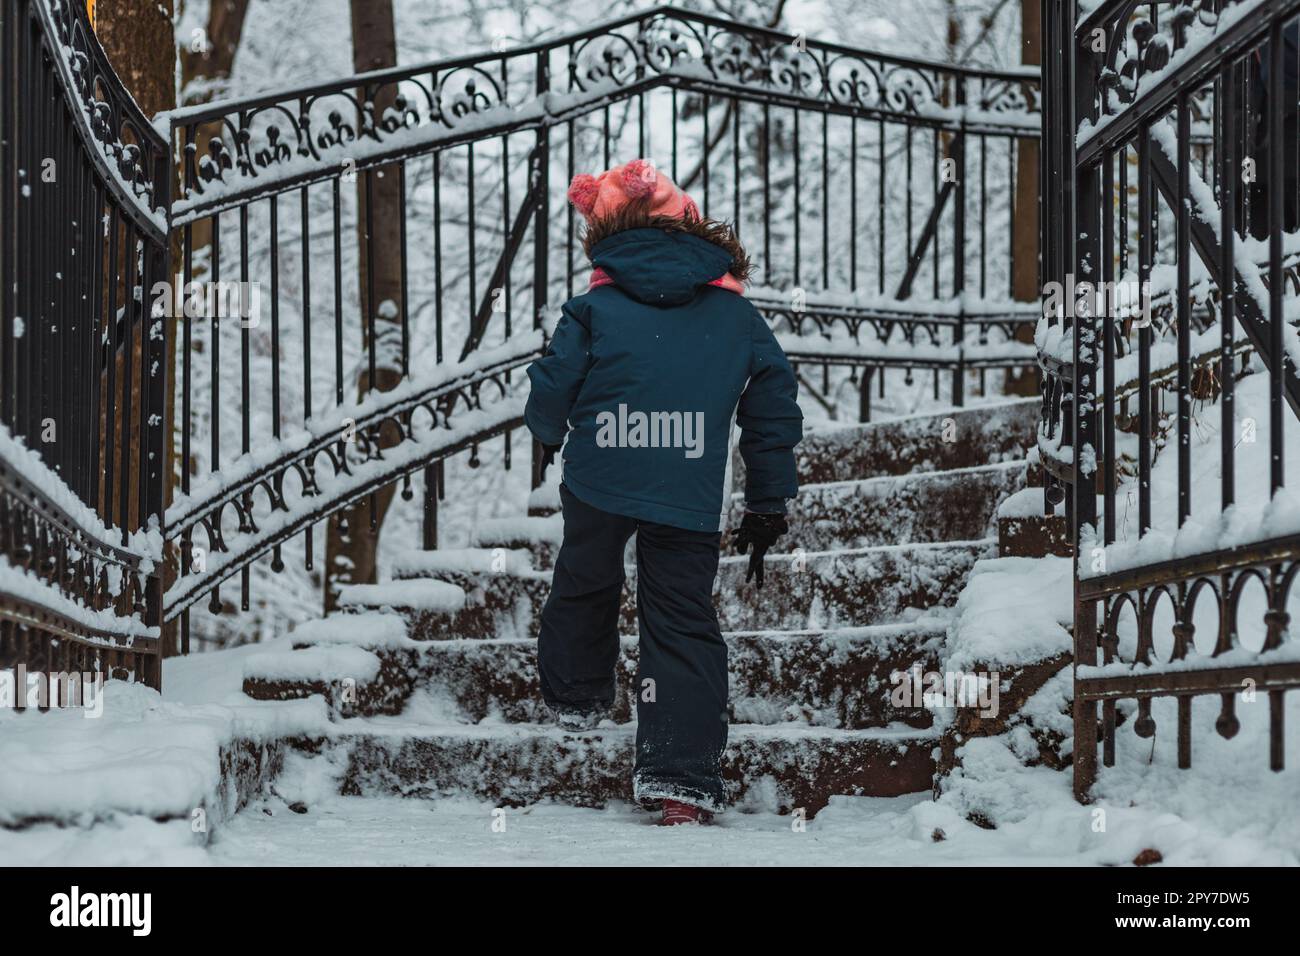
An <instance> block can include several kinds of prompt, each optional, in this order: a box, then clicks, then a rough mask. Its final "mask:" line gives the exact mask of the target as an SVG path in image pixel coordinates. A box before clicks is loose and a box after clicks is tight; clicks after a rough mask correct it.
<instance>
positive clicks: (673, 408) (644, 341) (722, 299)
mask: <svg viewBox="0 0 1300 956" xmlns="http://www.w3.org/2000/svg"><path fill="white" fill-rule="evenodd" d="M592 264H593V265H595V266H599V267H600V268H601V269H603V270H604V271H605V272H606V274H608V275H609V276H610V277H611V278H612V279H613V284H611V285H604V286H599V287H597V288H595V289H592V290H591V291H590V292H587V293H585V294H583V295H579V296H575V297H574V298H573V299H570V300H569V301H568V302H567V303H565V305H564V308H563V314H562V316H561V318H560V321H559V323H558V324H557V326H556V329H555V334H554V335H553V336H552V338H551V341H550V344H549V346H548V348H547V350H546V354H545V355H544V356H543V357H542V358H540V359H538V360H537V361H536V362H534V363H533V364H532V365H531V366H530V367H529V369H528V377H529V379H530V380H531V382H532V392H531V394H530V395H529V397H528V405H527V408H526V411H525V418H526V420H527V422H528V427H529V429H530V430H531V431H532V433H533V435H534V436H536V438H537V440H538V441H540V442H542V443H543V444H545V445H559V444H560V443H561V442H564V452H563V457H564V473H563V481H564V484H565V486H566V487H567V488H568V489H569V490H570V491H572V492H573V494H575V495H576V496H577V497H578V498H580V499H582V500H583V501H585V502H586V503H587V504H590V505H592V506H594V507H596V508H599V509H601V510H602V511H609V512H613V513H615V514H622V515H629V516H631V517H634V518H639V519H642V520H645V521H653V522H656V523H658V524H666V525H672V526H674V527H678V528H687V529H690V530H695V531H719V530H722V522H723V516H724V501H723V492H724V489H723V484H724V481H725V480H726V470H727V465H728V462H729V460H730V440H731V435H732V425H733V421H734V422H735V424H737V425H739V427H740V452H741V456H742V457H743V458H744V461H745V501H746V504H747V506H748V507H749V509H750V510H751V511H761V512H780V513H784V511H785V499H786V498H792V497H794V495H795V493H796V492H797V490H798V486H797V484H796V481H795V465H794V447H795V445H797V444H798V443H799V441H800V439H801V438H802V437H803V416H802V414H801V413H800V411H799V405H798V403H797V402H796V400H795V398H796V394H797V391H798V386H797V385H796V382H795V377H794V373H793V372H792V371H791V369H790V363H789V362H788V361H786V357H785V354H784V353H783V352H782V351H781V347H780V346H779V345H778V344H777V342H776V339H775V337H774V336H773V335H772V332H771V330H770V329H769V328H768V326H767V323H766V322H765V321H764V320H763V317H762V316H761V315H760V314H759V313H758V310H757V309H755V308H754V306H753V305H752V304H751V303H750V302H748V301H747V300H746V299H745V298H744V297H743V296H740V295H737V294H736V293H734V292H729V291H726V290H724V289H720V288H718V287H716V286H711V285H709V282H711V281H712V280H714V279H717V278H718V277H720V276H722V275H723V273H725V272H726V271H727V270H728V269H729V268H730V266H731V257H730V255H729V254H728V253H727V252H726V251H724V250H723V249H722V248H721V247H719V246H717V245H714V244H713V243H711V242H709V241H707V240H705V239H702V238H700V237H698V236H695V235H691V234H689V233H685V232H675V231H667V230H663V229H657V228H640V229H628V230H625V231H623V232H619V233H616V234H614V235H612V236H609V237H608V238H606V239H604V240H602V241H601V242H599V243H597V245H596V246H595V248H594V249H593V250H592ZM566 436H567V440H566Z"/></svg>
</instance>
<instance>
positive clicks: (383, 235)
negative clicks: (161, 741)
mask: <svg viewBox="0 0 1300 956" xmlns="http://www.w3.org/2000/svg"><path fill="white" fill-rule="evenodd" d="M351 9H352V66H353V69H355V70H356V72H358V73H364V72H366V71H369V70H377V69H381V68H383V67H388V66H396V65H397V31H396V29H395V27H394V24H393V5H392V2H391V0H351ZM366 95H367V96H368V97H373V99H374V116H375V117H376V119H378V118H379V117H382V116H383V113H384V110H386V109H387V108H388V107H390V106H391V105H392V103H393V100H394V99H395V97H396V90H395V89H394V88H392V87H388V88H386V89H384V90H382V91H377V92H376V91H366ZM398 172H399V170H398V166H396V165H392V166H383V167H380V168H377V169H373V170H365V171H361V172H359V173H358V174H357V239H358V249H359V250H360V253H361V254H360V256H359V262H360V289H361V308H362V320H363V323H362V324H363V328H365V329H366V330H367V332H368V330H369V328H370V323H371V322H372V321H373V323H374V341H369V338H367V344H368V346H369V347H370V348H371V349H372V350H373V352H374V355H375V374H374V380H373V382H372V380H371V375H370V370H369V367H368V366H367V367H366V368H365V369H364V370H363V371H362V374H361V378H360V388H359V392H360V395H362V396H364V395H365V394H366V393H367V392H368V391H371V390H372V388H373V389H374V390H376V391H380V392H387V391H389V390H391V389H392V388H394V387H395V386H396V385H397V384H398V383H399V382H400V381H401V380H402V369H401V363H400V354H401V353H400V341H401V322H402V316H401V314H400V311H399V310H400V309H401V301H402V274H401V254H402V250H401V234H400V232H399V229H400V221H401V219H400V217H401V215H402V201H403V197H402V188H401V180H400V179H399V175H398ZM399 437H400V436H398V435H397V433H396V429H394V428H392V426H389V427H388V428H386V429H385V431H384V433H383V434H382V435H381V440H380V444H381V446H382V447H385V448H389V447H392V446H393V445H394V444H396V443H397V441H398V440H399ZM393 491H394V489H393V486H392V485H389V486H387V487H385V488H383V489H381V490H380V491H378V492H376V493H375V494H373V495H371V496H370V497H369V498H368V499H363V500H361V501H359V502H357V503H356V504H355V505H353V506H352V507H351V508H348V509H346V510H345V511H343V512H342V513H341V514H339V515H337V516H335V517H334V518H333V519H331V521H330V524H329V533H328V535H327V536H326V539H325V611H326V613H329V612H330V611H332V610H334V608H335V607H336V605H337V600H338V589H339V587H340V586H342V585H345V584H366V583H373V582H374V581H375V572H376V567H375V557H376V555H377V553H378V550H379V531H380V529H381V528H382V527H383V523H384V516H385V515H386V514H387V513H388V506H389V505H390V504H391V503H392V500H393ZM340 519H341V520H340ZM372 525H373V527H374V530H373V531H372V530H371V527H372Z"/></svg>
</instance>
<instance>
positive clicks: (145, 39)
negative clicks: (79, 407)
mask: <svg viewBox="0 0 1300 956" xmlns="http://www.w3.org/2000/svg"><path fill="white" fill-rule="evenodd" d="M91 15H92V17H93V22H94V28H95V36H96V37H97V38H98V40H99V42H100V45H102V46H103V47H104V52H105V53H106V54H107V55H108V59H109V62H110V63H112V64H113V69H114V71H116V73H117V75H118V76H119V77H120V78H121V80H122V83H123V84H124V85H125V86H126V88H127V90H128V91H129V92H130V93H131V95H132V96H133V97H135V101H136V103H138V104H139V106H140V109H141V110H142V111H143V112H144V114H145V115H146V116H154V115H155V114H157V113H161V112H163V111H164V110H170V109H174V108H175V107H176V44H175V41H174V40H173V38H172V15H173V7H172V0H98V2H97V3H95V4H94V5H93V6H92V7H91ZM126 254H127V253H126V250H125V249H123V250H122V251H121V253H120V255H121V256H122V262H120V263H118V268H117V274H118V275H119V276H126V275H127V274H128V270H126V269H125V268H123V266H124V264H125V257H126ZM126 291H127V290H125V289H119V291H118V298H117V301H118V302H127V301H129V300H128V299H127V297H126ZM145 291H146V293H147V292H148V290H145ZM143 327H144V323H140V331H137V332H136V334H135V336H134V337H133V339H132V340H131V341H130V342H128V343H127V344H126V346H127V348H130V349H131V350H132V363H133V367H134V368H137V369H140V368H143V367H144V342H143V338H142V330H143ZM175 342H176V336H175V335H174V334H173V335H172V337H171V342H170V344H169V354H168V360H169V362H170V363H171V364H170V365H169V367H173V368H174V367H175V361H174V359H175V352H174V349H175ZM124 358H125V356H124V355H123V356H119V357H118V358H117V362H118V363H119V364H118V369H117V373H116V381H118V382H119V383H120V382H123V381H125V375H124V371H123V367H124ZM119 387H120V386H119ZM143 387H144V376H137V377H136V380H135V381H134V383H133V385H132V388H131V394H130V396H119V398H118V401H119V402H121V403H122V404H125V405H128V407H129V408H131V409H139V408H140V407H141V406H142V405H143V402H144V394H143ZM174 398H175V389H169V390H168V393H167V411H166V415H165V419H166V422H165V431H164V434H166V435H167V436H168V437H167V443H166V448H165V453H164V454H165V461H164V466H163V472H162V473H163V474H164V475H167V476H169V479H170V478H171V477H172V473H173V470H174V465H173V461H174V448H173V443H172V441H171V435H172V422H173V421H175V418H174V407H173V406H174ZM124 420H125V418H124V416H119V421H118V430H117V431H116V433H113V432H111V431H109V429H108V425H107V421H104V422H102V423H101V425H100V429H101V434H102V435H103V436H104V438H103V443H104V447H105V450H106V452H107V453H109V454H114V455H119V456H120V455H121V453H122V442H123V438H122V432H121V423H122V421H124ZM141 437H142V436H141V434H140V431H139V430H138V429H137V430H135V431H133V432H132V433H131V447H130V449H128V451H129V453H130V459H129V460H131V461H139V460H140V457H139V455H140V440H141ZM125 477H126V479H127V480H128V481H129V482H130V483H131V486H132V487H131V488H130V493H129V495H128V498H129V501H130V502H132V503H133V506H132V508H131V509H129V510H128V511H127V512H126V513H122V512H120V511H115V510H114V509H115V507H116V503H115V502H105V503H104V506H105V509H106V510H105V514H108V515H109V516H110V519H112V520H115V521H117V522H120V523H122V524H124V525H126V526H128V527H131V526H134V525H135V524H136V523H137V522H138V521H139V520H140V519H141V518H142V517H143V516H142V515H139V514H132V513H131V511H133V510H134V503H135V502H138V501H139V500H140V498H139V494H138V488H139V485H138V483H139V482H140V480H141V479H142V477H143V476H142V475H141V474H140V473H139V471H138V470H137V471H136V472H135V473H134V474H130V475H128V476H125ZM171 486H172V482H171V481H170V480H169V481H168V486H167V488H166V489H164V498H163V503H164V506H165V505H166V503H167V502H169V501H170V500H171V494H172V487H171ZM173 572H174V567H171V566H169V567H168V569H167V571H166V574H167V575H168V576H167V577H165V578H164V583H170V580H171V577H170V575H171V574H172V573H173ZM162 636H163V642H164V646H165V653H169V654H170V653H174V652H175V650H176V642H175V639H176V629H175V628H174V627H168V628H165V629H164V632H163V635H162Z"/></svg>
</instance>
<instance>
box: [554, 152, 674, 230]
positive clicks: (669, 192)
mask: <svg viewBox="0 0 1300 956" xmlns="http://www.w3.org/2000/svg"><path fill="white" fill-rule="evenodd" d="M644 199H648V200H649V213H650V215H652V216H669V217H671V218H673V219H699V218H700V209H699V207H698V206H696V205H695V200H694V199H692V198H691V197H690V196H688V195H687V194H686V193H685V192H684V191H683V190H682V189H681V188H680V187H678V185H677V184H676V183H675V182H673V181H672V180H671V179H670V178H669V177H668V176H667V175H665V174H664V173H662V172H660V171H659V170H657V169H655V167H654V164H653V163H651V162H650V161H649V160H647V159H634V160H632V161H631V162H630V163H625V164H624V165H622V166H615V167H614V168H613V169H609V170H606V171H605V172H603V173H601V174H600V175H599V176H592V175H590V174H589V173H579V174H578V175H577V176H574V177H573V182H571V183H569V202H571V203H573V205H574V207H575V208H576V209H577V210H578V212H580V213H582V215H583V216H584V217H585V218H586V220H587V222H595V221H596V220H598V219H604V218H605V217H606V216H610V215H612V214H614V213H616V212H618V211H619V210H620V209H621V208H623V207H624V206H625V205H627V204H628V203H629V202H633V201H634V200H644Z"/></svg>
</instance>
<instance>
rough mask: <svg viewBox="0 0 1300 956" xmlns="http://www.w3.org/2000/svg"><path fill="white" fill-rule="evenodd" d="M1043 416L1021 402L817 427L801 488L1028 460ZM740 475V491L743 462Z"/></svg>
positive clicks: (805, 452) (806, 445)
mask: <svg viewBox="0 0 1300 956" xmlns="http://www.w3.org/2000/svg"><path fill="white" fill-rule="evenodd" d="M1040 411H1041V405H1040V402H1039V400H1038V399H1037V398H1026V399H1019V398H1017V399H1008V400H1005V401H999V402H997V403H994V404H988V405H977V406H973V407H971V408H954V409H949V410H946V411H941V412H937V413H927V414H924V415H915V416H910V417H907V418H897V419H893V420H892V421H887V422H878V423H869V424H865V425H843V426H830V427H820V428H815V429H810V430H809V431H808V433H807V434H806V435H805V436H804V440H803V441H802V442H801V443H800V445H799V447H798V448H796V449H795V456H796V459H797V467H798V475H799V483H800V484H801V485H803V484H822V483H825V482H831V481H852V480H855V479H861V478H874V477H876V476H879V475H905V474H908V473H909V472H916V471H926V472H929V471H943V470H946V469H950V468H973V467H975V466H977V465H988V464H993V463H996V462H1002V461H1010V460H1013V459H1020V458H1024V457H1025V455H1026V453H1027V452H1028V451H1029V449H1030V448H1032V447H1034V443H1035V429H1036V427H1037V422H1038V417H1039V414H1040ZM736 461H737V462H739V461H740V458H739V454H737V456H736ZM736 474H737V484H736V485H735V488H736V490H737V491H739V490H741V489H742V488H743V487H744V484H743V463H742V464H740V467H739V468H738V470H737V472H736Z"/></svg>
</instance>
